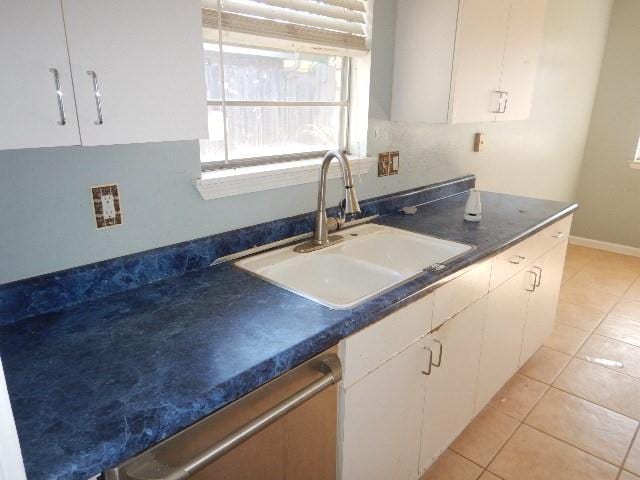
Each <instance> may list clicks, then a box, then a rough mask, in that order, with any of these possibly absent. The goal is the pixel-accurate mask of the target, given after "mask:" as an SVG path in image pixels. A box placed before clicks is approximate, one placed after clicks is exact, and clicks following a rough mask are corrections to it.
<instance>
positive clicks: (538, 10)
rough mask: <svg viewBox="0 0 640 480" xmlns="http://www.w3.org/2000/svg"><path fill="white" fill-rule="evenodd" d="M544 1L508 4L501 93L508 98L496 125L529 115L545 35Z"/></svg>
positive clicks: (533, 0) (517, 1) (520, 0)
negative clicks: (509, 5) (507, 24)
mask: <svg viewBox="0 0 640 480" xmlns="http://www.w3.org/2000/svg"><path fill="white" fill-rule="evenodd" d="M545 7H546V1H545V0H511V11H510V14H509V30H508V32H507V43H506V46H505V51H504V61H503V66H502V79H501V81H500V90H501V91H504V92H505V94H506V95H507V97H506V100H505V101H507V102H508V103H507V104H506V105H504V107H503V110H504V113H502V114H499V115H496V119H497V120H498V121H509V120H526V119H527V118H529V115H530V114H531V105H532V103H533V94H534V90H535V84H536V76H537V75H536V74H537V70H538V57H539V56H540V48H541V45H542V37H543V34H544V16H545Z"/></svg>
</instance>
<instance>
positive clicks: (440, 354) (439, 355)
mask: <svg viewBox="0 0 640 480" xmlns="http://www.w3.org/2000/svg"><path fill="white" fill-rule="evenodd" d="M433 343H437V344H438V346H439V347H440V350H439V351H438V361H437V362H431V365H433V366H434V367H439V366H440V365H442V351H443V350H444V346H443V345H442V342H441V341H440V340H438V339H435V338H434V339H433Z"/></svg>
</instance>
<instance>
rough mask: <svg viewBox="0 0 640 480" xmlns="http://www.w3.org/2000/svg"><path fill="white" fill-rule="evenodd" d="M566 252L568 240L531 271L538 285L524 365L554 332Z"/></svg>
mask: <svg viewBox="0 0 640 480" xmlns="http://www.w3.org/2000/svg"><path fill="white" fill-rule="evenodd" d="M566 253H567V242H566V241H565V242H563V243H561V244H560V245H557V246H555V247H554V248H553V249H552V250H550V251H549V252H548V253H546V254H545V255H543V256H542V257H540V259H539V260H537V261H536V262H534V264H533V265H532V267H531V268H530V269H529V271H531V272H533V273H532V274H531V275H534V276H535V281H536V283H535V289H534V291H533V292H531V294H530V296H529V304H528V306H527V323H526V326H525V330H524V338H523V342H522V353H521V355H520V365H522V364H524V362H526V361H527V360H528V359H529V358H530V357H531V355H533V354H534V353H535V352H536V350H537V349H538V348H539V347H540V345H542V343H543V342H544V341H545V340H546V339H547V337H548V336H549V335H551V332H553V326H554V324H555V319H556V308H557V306H558V296H559V294H560V285H561V284H562V271H563V267H564V259H565V255H566Z"/></svg>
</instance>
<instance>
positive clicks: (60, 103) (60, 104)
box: [49, 68, 67, 125]
mask: <svg viewBox="0 0 640 480" xmlns="http://www.w3.org/2000/svg"><path fill="white" fill-rule="evenodd" d="M49 71H50V72H51V73H53V82H54V83H55V86H56V97H57V98H58V113H59V114H60V120H58V125H66V124H67V115H66V113H65V111H64V95H63V93H62V87H61V85H60V72H58V69H57V68H50V69H49Z"/></svg>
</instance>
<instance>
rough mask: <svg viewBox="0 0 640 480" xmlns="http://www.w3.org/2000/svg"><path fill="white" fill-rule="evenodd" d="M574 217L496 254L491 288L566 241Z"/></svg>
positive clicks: (563, 220) (566, 218)
mask: <svg viewBox="0 0 640 480" xmlns="http://www.w3.org/2000/svg"><path fill="white" fill-rule="evenodd" d="M572 218H573V216H572V215H570V216H568V217H565V218H563V219H562V220H560V221H558V222H556V223H554V224H553V225H550V226H548V227H547V228H545V229H544V230H542V231H541V232H538V233H536V234H535V235H533V236H531V237H529V238H527V239H526V240H523V241H522V242H520V243H518V244H517V245H514V246H513V247H511V248H510V249H508V250H505V251H504V252H502V253H499V254H498V255H496V256H495V257H494V259H493V268H492V270H491V284H490V287H489V289H490V290H493V289H494V288H496V287H497V286H499V285H501V284H502V283H504V282H505V281H506V280H508V279H509V278H511V277H512V276H514V275H515V274H516V273H518V272H519V271H521V270H522V269H524V268H525V267H526V266H527V265H529V264H530V263H531V262H533V261H534V260H536V259H537V258H539V257H540V256H541V255H543V254H544V253H546V252H548V251H549V250H551V249H552V248H553V247H554V246H556V245H558V244H560V243H562V242H564V241H565V240H566V238H567V237H568V236H569V231H570V230H571V220H572Z"/></svg>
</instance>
